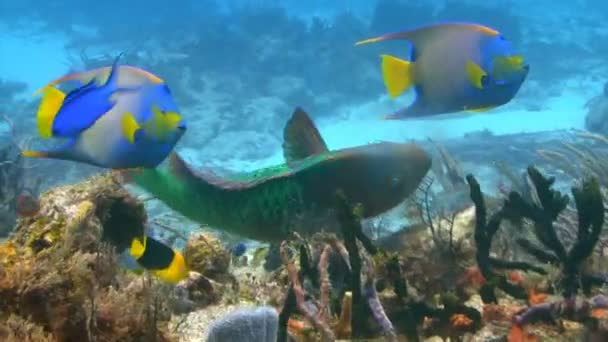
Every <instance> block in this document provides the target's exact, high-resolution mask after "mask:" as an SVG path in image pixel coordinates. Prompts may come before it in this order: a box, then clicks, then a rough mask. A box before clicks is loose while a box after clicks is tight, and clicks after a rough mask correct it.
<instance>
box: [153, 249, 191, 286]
mask: <svg viewBox="0 0 608 342" xmlns="http://www.w3.org/2000/svg"><path fill="white" fill-rule="evenodd" d="M152 273H153V274H154V275H155V276H157V277H159V278H160V279H162V280H163V281H165V282H166V283H169V284H177V283H179V282H180V281H182V280H184V279H186V278H187V277H188V274H189V271H188V267H187V265H186V260H185V259H184V256H183V255H182V253H180V252H178V251H176V250H173V260H171V264H169V266H168V267H167V268H164V269H160V270H154V271H152Z"/></svg>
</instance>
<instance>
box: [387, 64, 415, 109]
mask: <svg viewBox="0 0 608 342" xmlns="http://www.w3.org/2000/svg"><path fill="white" fill-rule="evenodd" d="M413 66H414V63H412V62H408V61H405V60H403V59H400V58H397V57H394V56H390V55H382V77H383V79H384V85H385V86H386V90H387V91H388V94H389V96H390V97H391V98H393V99H394V98H396V97H397V96H399V95H401V94H402V93H403V92H405V91H406V90H407V89H408V88H410V87H411V86H412V85H413V84H414V72H413V70H414V68H413Z"/></svg>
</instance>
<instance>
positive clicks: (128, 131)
mask: <svg viewBox="0 0 608 342" xmlns="http://www.w3.org/2000/svg"><path fill="white" fill-rule="evenodd" d="M121 126H122V134H123V136H124V137H125V138H126V139H127V140H128V141H129V142H130V143H131V144H133V143H135V137H136V133H137V131H139V130H140V129H141V127H140V126H139V124H138V123H137V121H136V120H135V118H134V117H133V115H132V114H131V113H125V114H124V116H123V117H122V124H121Z"/></svg>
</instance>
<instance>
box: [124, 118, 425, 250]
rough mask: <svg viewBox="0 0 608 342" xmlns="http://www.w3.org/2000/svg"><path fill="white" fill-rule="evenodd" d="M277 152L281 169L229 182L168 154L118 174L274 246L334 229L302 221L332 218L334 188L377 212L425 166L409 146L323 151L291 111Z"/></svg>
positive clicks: (393, 202)
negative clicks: (166, 160) (161, 162)
mask: <svg viewBox="0 0 608 342" xmlns="http://www.w3.org/2000/svg"><path fill="white" fill-rule="evenodd" d="M283 150H284V157H285V159H286V163H285V164H282V165H278V166H274V167H269V168H264V169H260V170H257V171H253V172H249V173H244V174H237V175H233V176H229V177H219V176H218V175H216V174H214V173H213V172H211V171H209V170H203V171H197V170H194V169H193V168H192V167H190V166H189V165H187V164H186V162H185V161H184V160H182V159H181V158H180V157H179V155H178V154H177V153H176V152H173V153H172V154H171V156H170V166H169V167H161V166H159V167H158V168H156V169H143V170H136V171H134V170H126V171H122V172H121V174H122V176H126V177H123V179H128V180H129V181H130V182H133V183H134V184H136V185H138V186H139V187H141V188H143V189H144V190H146V191H147V192H149V193H150V194H152V195H153V196H155V197H156V198H157V199H159V200H161V201H162V202H164V203H165V204H167V205H168V206H169V207H170V208H172V209H173V210H175V211H177V212H179V213H180V214H182V215H184V216H185V217H187V218H189V219H191V220H193V221H196V222H199V223H201V224H205V225H208V226H210V227H212V228H216V229H220V230H223V231H227V232H230V233H233V234H236V235H239V236H241V237H245V238H250V239H255V240H259V241H267V242H276V241H280V240H282V239H285V238H286V237H288V235H289V233H290V232H291V231H298V232H300V233H303V234H309V233H312V232H315V231H320V230H322V229H327V230H332V229H336V227H335V225H330V226H325V227H323V226H318V225H314V224H311V223H310V222H311V220H312V221H314V220H315V219H316V218H320V217H333V215H332V213H333V208H334V203H335V194H336V192H337V191H338V190H341V191H342V192H343V193H344V194H345V196H346V197H347V198H348V199H349V201H351V202H352V203H353V204H358V205H360V208H361V209H362V210H361V214H362V215H363V217H365V218H367V217H373V216H377V215H379V214H381V213H384V212H386V211H387V210H389V209H391V208H393V207H395V206H397V205H398V204H399V203H401V202H402V201H403V200H404V199H406V198H407V197H408V196H409V195H410V194H411V193H412V192H414V191H415V190H416V189H417V187H418V186H419V184H420V182H421V181H422V179H423V178H424V177H425V175H426V174H427V172H428V170H429V169H430V167H431V158H430V157H429V155H428V154H427V153H426V152H425V151H424V150H422V149H421V148H420V147H418V146H417V145H415V144H412V143H394V142H380V143H373V144H368V145H363V146H357V147H352V148H346V149H341V150H335V151H329V150H328V149H327V145H326V144H325V141H324V140H323V138H322V137H321V135H320V134H319V131H318V130H317V128H316V126H315V125H314V123H313V122H312V120H311V119H310V117H309V116H308V114H307V113H305V112H304V111H303V110H301V109H299V108H298V109H296V110H295V112H294V113H293V115H292V117H291V118H290V120H289V121H288V122H287V125H286V127H285V130H284V144H283ZM309 219H311V220H309Z"/></svg>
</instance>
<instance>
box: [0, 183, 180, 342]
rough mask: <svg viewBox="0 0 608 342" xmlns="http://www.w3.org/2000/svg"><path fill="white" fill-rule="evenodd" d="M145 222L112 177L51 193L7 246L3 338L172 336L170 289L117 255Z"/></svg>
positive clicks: (2, 256) (2, 275)
mask: <svg viewBox="0 0 608 342" xmlns="http://www.w3.org/2000/svg"><path fill="white" fill-rule="evenodd" d="M145 219H146V215H145V211H144V210H143V205H142V204H141V203H139V202H137V201H136V200H135V199H133V198H132V197H131V196H130V195H129V194H128V193H126V192H125V191H124V190H122V188H121V187H120V186H119V185H118V184H117V183H115V182H114V181H113V180H112V178H111V177H108V176H100V177H96V178H93V179H91V180H89V181H86V182H84V183H81V184H77V185H73V186H65V187H59V188H55V189H53V190H51V191H49V192H47V193H45V194H43V195H42V197H41V201H40V211H39V213H38V214H37V215H35V216H33V217H29V218H23V219H20V220H19V221H18V224H17V227H16V229H15V231H14V232H13V234H12V235H11V238H10V239H9V240H8V241H6V242H4V243H2V244H1V245H0V297H1V298H2V299H3V300H2V301H0V313H1V314H0V339H2V340H5V341H10V340H11V339H12V340H13V341H23V340H36V341H43V340H48V341H56V340H61V341H94V340H104V341H134V340H142V339H145V340H169V339H170V338H171V335H170V334H169V332H168V331H167V330H166V329H165V328H164V327H163V323H162V322H166V321H167V320H168V309H167V304H166V303H165V301H164V298H166V296H165V295H163V294H161V293H163V292H166V291H167V290H166V289H163V287H162V286H161V284H158V283H157V282H150V281H147V280H146V279H145V278H141V277H140V276H135V275H132V274H128V273H125V272H123V271H121V270H120V269H119V266H118V263H117V255H116V253H115V252H114V250H116V249H118V250H122V249H124V248H125V247H126V246H128V245H129V244H130V241H131V239H132V238H133V236H136V235H139V236H141V234H143V231H144V223H145Z"/></svg>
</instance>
